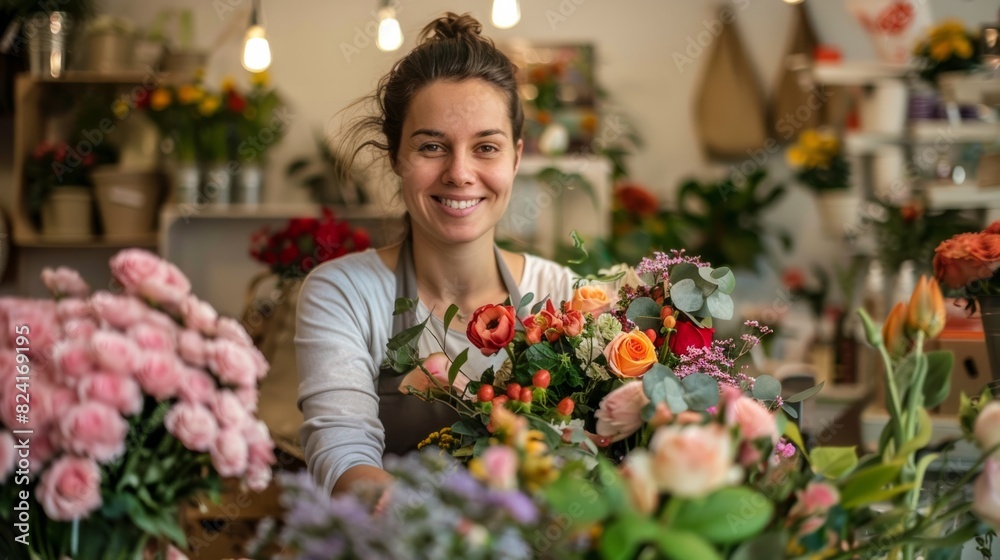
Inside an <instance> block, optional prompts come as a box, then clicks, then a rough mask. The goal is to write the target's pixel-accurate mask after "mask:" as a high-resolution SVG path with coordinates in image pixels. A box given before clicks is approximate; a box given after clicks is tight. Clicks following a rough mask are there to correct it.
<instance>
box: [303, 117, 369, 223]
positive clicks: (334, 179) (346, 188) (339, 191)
mask: <svg viewBox="0 0 1000 560" xmlns="http://www.w3.org/2000/svg"><path fill="white" fill-rule="evenodd" d="M313 136H314V138H315V141H316V149H317V150H318V151H319V158H318V159H316V158H310V157H302V158H298V159H296V160H294V161H292V162H291V163H289V164H288V167H287V168H286V170H285V176H286V177H287V178H289V179H291V180H293V181H298V182H300V183H301V184H302V186H304V187H305V188H307V189H309V194H310V197H311V198H312V199H313V201H315V202H317V203H319V204H332V205H351V204H365V203H367V202H368V196H367V193H366V192H365V188H364V183H363V179H362V177H361V174H359V173H356V172H354V171H353V170H351V169H348V163H347V157H346V156H345V155H343V154H342V153H340V152H339V151H338V150H337V149H335V148H332V147H331V146H330V145H329V144H327V142H326V140H325V139H324V138H323V135H322V133H320V132H319V131H316V132H315V133H314V135H313Z"/></svg>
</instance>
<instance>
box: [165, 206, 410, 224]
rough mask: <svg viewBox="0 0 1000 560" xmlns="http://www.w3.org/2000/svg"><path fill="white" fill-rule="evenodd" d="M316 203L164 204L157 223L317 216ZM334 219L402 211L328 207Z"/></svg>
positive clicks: (384, 215)
mask: <svg viewBox="0 0 1000 560" xmlns="http://www.w3.org/2000/svg"><path fill="white" fill-rule="evenodd" d="M322 208H323V207H322V206H321V205H319V204H308V203H306V204H284V203H277V204H229V205H225V206H223V205H204V206H196V205H190V204H168V205H165V206H164V207H163V208H162V209H161V211H160V223H161V224H170V223H172V222H174V221H177V220H206V219H211V220H226V219H232V220H242V219H272V218H273V219H290V218H300V217H306V216H319V215H320V212H321V211H322ZM331 209H332V210H333V215H334V217H335V218H337V219H340V218H366V219H368V218H386V219H391V218H398V217H402V215H403V213H402V211H396V212H390V211H388V210H387V209H385V208H382V207H380V206H375V205H366V206H358V207H353V208H352V207H331Z"/></svg>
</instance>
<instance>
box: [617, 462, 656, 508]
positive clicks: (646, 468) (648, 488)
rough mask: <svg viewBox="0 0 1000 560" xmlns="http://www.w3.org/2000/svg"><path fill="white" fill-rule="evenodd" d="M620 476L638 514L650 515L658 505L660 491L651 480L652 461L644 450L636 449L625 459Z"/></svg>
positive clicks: (653, 480)
mask: <svg viewBox="0 0 1000 560" xmlns="http://www.w3.org/2000/svg"><path fill="white" fill-rule="evenodd" d="M621 474H622V476H623V477H624V478H625V486H626V487H627V488H628V491H629V496H630V497H631V498H632V503H633V504H634V505H635V508H636V509H637V510H638V511H639V513H641V514H643V515H651V514H652V513H653V512H655V511H656V507H657V506H658V505H659V504H660V490H659V488H657V486H656V479H654V478H653V471H652V461H651V457H650V455H649V452H648V451H646V450H645V449H641V448H640V449H636V450H634V451H632V452H631V453H629V454H628V456H626V457H625V463H624V464H623V465H622V468H621Z"/></svg>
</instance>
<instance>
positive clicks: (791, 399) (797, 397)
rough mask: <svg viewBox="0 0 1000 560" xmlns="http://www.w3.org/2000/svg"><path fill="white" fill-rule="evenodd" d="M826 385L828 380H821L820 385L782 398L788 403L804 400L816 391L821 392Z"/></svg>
mask: <svg viewBox="0 0 1000 560" xmlns="http://www.w3.org/2000/svg"><path fill="white" fill-rule="evenodd" d="M824 385H826V381H820V382H819V384H818V385H814V386H812V387H810V388H808V389H806V390H805V391H802V392H800V393H795V394H794V395H792V396H790V397H788V398H787V399H782V400H783V401H785V402H786V403H797V402H802V401H804V400H806V399H808V398H809V397H811V396H813V395H815V394H816V393H819V392H820V391H821V390H822V389H823V386H824Z"/></svg>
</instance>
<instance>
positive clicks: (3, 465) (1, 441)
mask: <svg viewBox="0 0 1000 560" xmlns="http://www.w3.org/2000/svg"><path fill="white" fill-rule="evenodd" d="M16 464H17V450H16V449H14V436H13V435H11V433H10V432H8V431H7V430H0V481H4V482H5V483H6V480H7V477H8V476H10V473H12V472H14V465H16Z"/></svg>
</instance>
